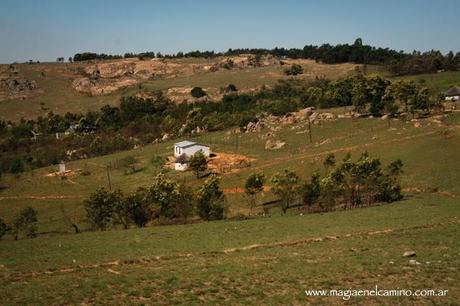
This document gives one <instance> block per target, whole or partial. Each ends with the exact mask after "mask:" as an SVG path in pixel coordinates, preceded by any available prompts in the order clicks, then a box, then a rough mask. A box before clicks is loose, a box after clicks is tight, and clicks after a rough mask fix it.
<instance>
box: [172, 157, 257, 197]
mask: <svg viewBox="0 0 460 306" xmlns="http://www.w3.org/2000/svg"><path fill="white" fill-rule="evenodd" d="M213 154H214V155H215V156H213V157H209V158H208V169H209V170H210V171H211V172H213V173H236V172H238V171H240V170H241V169H244V168H248V167H250V166H251V163H252V162H253V161H255V160H256V159H255V158H252V157H248V156H244V155H239V154H230V153H213ZM175 160H176V158H175V157H174V156H169V157H168V158H167V161H166V164H165V167H166V168H170V169H174V162H175ZM243 192H244V190H243Z"/></svg>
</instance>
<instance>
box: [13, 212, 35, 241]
mask: <svg viewBox="0 0 460 306" xmlns="http://www.w3.org/2000/svg"><path fill="white" fill-rule="evenodd" d="M37 222H38V219H37V212H36V211H35V209H33V208H32V207H26V208H24V209H22V210H21V211H20V212H19V214H18V215H17V216H16V218H15V219H14V221H13V226H12V230H13V235H14V240H18V237H19V233H20V232H21V231H25V232H26V235H27V237H31V238H33V237H36V236H37V230H38V227H37Z"/></svg>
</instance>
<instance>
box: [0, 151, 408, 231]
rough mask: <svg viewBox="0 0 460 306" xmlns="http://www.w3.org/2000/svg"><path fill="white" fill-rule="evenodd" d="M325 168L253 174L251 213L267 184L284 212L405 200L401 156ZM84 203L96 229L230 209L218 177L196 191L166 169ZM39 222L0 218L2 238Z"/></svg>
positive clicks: (212, 215) (28, 212) (328, 160)
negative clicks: (306, 173) (306, 175)
mask: <svg viewBox="0 0 460 306" xmlns="http://www.w3.org/2000/svg"><path fill="white" fill-rule="evenodd" d="M323 166H324V174H323V175H322V176H321V174H320V172H319V171H318V170H317V171H315V172H314V173H313V174H312V175H311V177H310V179H308V180H302V179H301V178H300V177H299V176H298V175H297V174H296V172H295V171H292V170H290V169H285V170H283V171H280V172H276V173H274V174H273V175H272V176H271V177H270V179H269V180H268V183H269V184H270V185H269V186H267V180H266V178H265V175H264V174H263V173H253V174H250V175H249V176H248V177H247V179H246V182H245V185H244V191H245V195H246V198H247V200H248V204H249V208H250V213H249V215H251V213H252V212H253V211H254V209H257V208H258V207H259V209H258V211H259V213H260V207H262V206H264V204H266V203H259V202H260V201H259V200H258V198H259V195H260V194H261V193H263V192H264V191H265V188H264V187H269V188H267V189H266V190H267V191H268V190H270V192H271V193H272V194H273V195H274V196H275V197H276V201H272V202H271V203H270V204H272V205H273V204H275V205H276V206H277V207H278V208H279V209H280V210H281V212H282V213H283V214H286V213H287V212H288V210H292V209H295V208H296V209H297V212H306V213H311V212H327V211H333V210H337V209H351V208H356V207H363V206H370V205H373V204H376V203H391V202H394V201H398V200H400V199H402V198H403V195H402V188H401V184H400V176H401V174H402V173H403V169H402V168H403V163H402V162H401V160H399V159H398V160H395V161H393V162H391V163H390V164H388V165H387V166H386V167H383V166H382V163H381V162H380V159H378V158H372V157H371V156H370V155H369V154H368V153H367V152H364V153H362V154H361V155H360V156H359V158H358V159H357V160H356V161H353V160H352V159H351V155H350V154H347V155H346V156H345V157H344V158H343V159H342V160H341V161H340V162H337V161H336V157H335V155H334V154H328V155H327V156H326V157H325V159H324V161H323ZM83 206H84V210H85V213H86V221H87V222H88V223H89V224H90V226H91V229H93V230H107V229H109V228H111V227H114V226H122V227H123V228H124V229H128V228H130V227H131V226H136V227H145V226H147V225H149V224H153V223H155V224H171V223H186V222H188V221H187V220H188V219H190V218H194V217H199V218H200V219H201V220H205V221H211V220H222V219H224V218H225V217H226V213H227V210H228V207H227V200H226V197H225V195H224V193H223V191H222V189H221V188H220V178H219V177H218V176H217V175H211V176H210V177H208V178H207V179H206V180H205V181H204V182H203V183H202V184H201V185H200V187H199V188H197V189H192V188H191V187H190V186H188V185H186V184H185V183H179V182H177V181H174V180H172V179H169V178H167V177H166V176H165V174H164V173H162V172H160V173H159V174H157V175H156V176H155V177H153V179H152V183H151V185H150V187H148V188H145V187H139V188H138V189H137V190H136V191H134V192H131V193H123V192H122V191H121V190H114V191H112V190H107V189H105V188H99V189H97V190H96V191H95V192H93V193H92V194H91V195H90V196H89V197H88V198H87V199H86V200H84V202H83ZM263 211H264V212H265V211H266V210H265V209H263ZM62 213H63V217H64V219H65V220H66V221H67V223H68V224H69V225H71V227H72V228H73V229H74V230H75V233H80V232H81V229H80V225H79V222H80V221H77V220H73V219H72V218H70V217H69V216H67V215H66V214H65V211H64V210H63V209H62ZM37 222H38V219H37V212H36V211H35V210H34V209H33V208H31V207H26V208H24V209H22V210H21V211H20V212H19V213H18V214H17V216H16V217H15V218H14V220H13V221H12V223H11V225H9V224H7V223H5V221H3V220H2V219H1V218H0V239H1V237H2V236H4V235H5V234H7V233H11V234H12V236H13V238H14V239H15V240H17V239H18V237H19V235H20V234H21V233H24V234H25V236H26V237H30V238H33V237H36V235H37V230H38V227H37Z"/></svg>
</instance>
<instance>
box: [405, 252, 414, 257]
mask: <svg viewBox="0 0 460 306" xmlns="http://www.w3.org/2000/svg"><path fill="white" fill-rule="evenodd" d="M403 256H404V257H414V256H416V254H415V252H414V251H406V252H404V254H403Z"/></svg>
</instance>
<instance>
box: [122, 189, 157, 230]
mask: <svg viewBox="0 0 460 306" xmlns="http://www.w3.org/2000/svg"><path fill="white" fill-rule="evenodd" d="M123 204H124V212H125V214H126V217H127V218H128V220H129V222H132V223H134V224H135V225H136V226H137V227H144V226H146V225H147V223H148V222H149V221H150V220H151V219H152V214H153V212H152V208H151V202H150V194H149V191H148V190H147V189H145V188H142V187H141V188H139V189H138V190H137V191H136V192H134V193H132V194H130V195H128V196H127V197H126V198H125V199H124V203H123Z"/></svg>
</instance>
